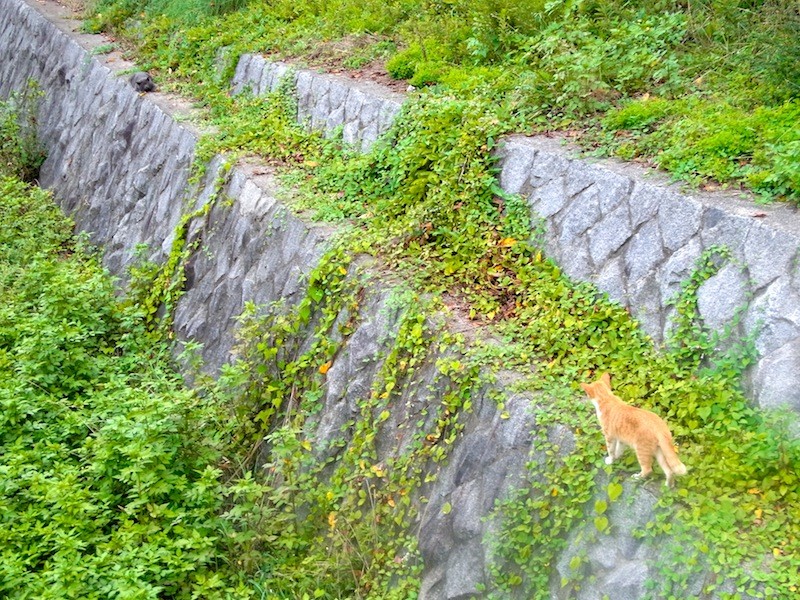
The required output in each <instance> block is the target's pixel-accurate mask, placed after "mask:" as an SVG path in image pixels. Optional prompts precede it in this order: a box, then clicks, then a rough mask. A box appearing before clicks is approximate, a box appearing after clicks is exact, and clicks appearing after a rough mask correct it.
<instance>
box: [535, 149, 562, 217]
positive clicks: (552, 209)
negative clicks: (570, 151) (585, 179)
mask: <svg viewBox="0 0 800 600" xmlns="http://www.w3.org/2000/svg"><path fill="white" fill-rule="evenodd" d="M537 159H538V157H537ZM536 163H537V160H534V163H533V164H534V166H535V165H536ZM564 180H565V178H564V176H559V177H556V178H552V179H548V180H547V181H546V182H545V183H543V184H542V185H540V186H539V187H536V188H534V189H533V190H532V191H531V193H530V195H529V196H528V205H529V206H530V207H531V209H532V210H533V212H534V213H536V214H537V215H538V216H540V217H542V218H544V219H548V218H549V217H552V216H553V215H555V214H558V212H559V211H561V209H562V208H564V206H566V204H567V202H568V200H569V198H568V197H567V194H565V193H564ZM540 181H541V179H540Z"/></svg>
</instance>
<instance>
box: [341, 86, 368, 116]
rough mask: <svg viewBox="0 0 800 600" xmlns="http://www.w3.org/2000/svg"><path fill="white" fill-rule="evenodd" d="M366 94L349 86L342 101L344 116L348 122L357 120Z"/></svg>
mask: <svg viewBox="0 0 800 600" xmlns="http://www.w3.org/2000/svg"><path fill="white" fill-rule="evenodd" d="M365 100H366V96H365V94H364V92H362V91H361V90H358V89H355V88H351V89H350V91H349V93H348V94H347V97H346V99H345V101H344V118H345V121H347V122H348V123H350V122H352V121H357V120H358V119H359V117H360V115H361V108H362V107H363V106H364V102H365Z"/></svg>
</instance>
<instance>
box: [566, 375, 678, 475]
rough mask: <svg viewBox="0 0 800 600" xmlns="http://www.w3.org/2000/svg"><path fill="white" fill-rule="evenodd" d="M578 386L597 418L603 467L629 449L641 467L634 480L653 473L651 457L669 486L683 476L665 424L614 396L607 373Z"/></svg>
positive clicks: (657, 417)
mask: <svg viewBox="0 0 800 600" xmlns="http://www.w3.org/2000/svg"><path fill="white" fill-rule="evenodd" d="M581 387H582V388H583V389H584V391H585V392H586V395H587V396H589V400H591V401H592V404H594V408H595V410H596V411H597V418H598V419H600V427H601V428H602V429H603V435H605V437H606V445H607V447H608V456H607V457H606V464H607V465H610V464H611V463H613V462H614V460H615V459H617V458H619V457H620V456H622V453H623V451H624V450H625V447H626V446H630V447H631V448H633V450H634V452H636V458H637V460H638V461H639V466H641V467H642V472H641V473H639V474H638V475H636V476H637V477H647V476H648V475H650V473H652V472H653V457H655V458H656V460H657V461H658V464H659V465H660V466H661V469H662V470H663V471H664V473H665V474H666V476H667V485H668V486H669V487H672V485H673V482H674V481H675V475H685V474H686V466H685V465H684V464H683V463H682V462H681V461H680V459H679V458H678V455H677V454H676V453H675V447H674V446H673V445H672V434H671V433H670V432H669V429H668V428H667V424H666V423H665V422H664V421H663V420H662V419H661V417H659V416H658V415H656V414H655V413H652V412H650V411H649V410H643V409H641V408H636V407H635V406H631V405H629V404H625V402H623V401H622V400H620V398H618V397H617V396H615V395H614V394H613V393H612V391H611V376H610V375H609V374H608V373H604V374H603V375H602V376H601V377H600V379H599V380H597V381H595V382H594V383H581Z"/></svg>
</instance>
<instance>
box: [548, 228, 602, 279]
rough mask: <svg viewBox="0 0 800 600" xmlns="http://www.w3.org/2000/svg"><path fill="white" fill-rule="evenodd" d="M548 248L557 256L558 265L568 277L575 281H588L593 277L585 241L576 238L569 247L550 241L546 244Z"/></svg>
mask: <svg viewBox="0 0 800 600" xmlns="http://www.w3.org/2000/svg"><path fill="white" fill-rule="evenodd" d="M548 247H549V248H550V253H551V254H554V255H555V256H557V261H558V264H559V265H560V266H561V269H562V270H563V271H564V273H566V274H567V275H568V276H569V277H572V278H573V279H577V280H589V279H591V278H592V277H593V276H594V275H595V273H594V271H593V270H592V262H591V260H590V259H589V248H588V245H587V243H586V240H585V239H582V238H576V239H575V241H574V242H573V243H572V244H571V245H569V246H561V245H558V244H557V243H556V242H553V241H551V242H549V243H548ZM556 251H557V252H558V254H556Z"/></svg>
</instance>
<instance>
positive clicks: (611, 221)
mask: <svg viewBox="0 0 800 600" xmlns="http://www.w3.org/2000/svg"><path fill="white" fill-rule="evenodd" d="M632 233H633V232H632V231H631V222H630V217H629V216H628V207H627V206H626V205H624V204H623V205H620V206H618V207H617V208H616V209H615V210H613V211H611V212H610V213H609V214H608V215H606V217H605V218H604V219H603V220H602V221H600V222H599V223H597V224H596V225H595V226H594V227H592V230H591V231H590V232H589V253H590V255H591V257H592V262H593V263H594V264H595V265H596V266H599V265H602V264H603V263H605V261H606V260H608V259H609V258H610V257H611V256H612V255H613V254H614V253H615V252H616V251H617V250H619V249H620V248H621V247H622V245H623V244H624V243H625V242H626V241H627V240H628V239H629V238H630V237H631V234H632Z"/></svg>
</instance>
